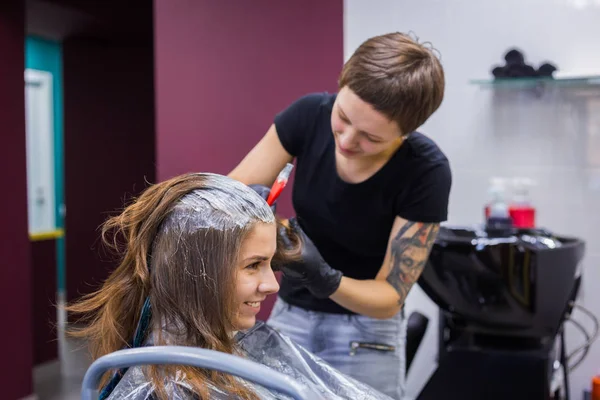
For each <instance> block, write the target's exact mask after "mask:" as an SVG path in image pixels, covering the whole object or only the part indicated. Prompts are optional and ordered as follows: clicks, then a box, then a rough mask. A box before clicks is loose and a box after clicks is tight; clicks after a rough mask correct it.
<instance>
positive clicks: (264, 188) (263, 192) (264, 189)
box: [248, 183, 277, 214]
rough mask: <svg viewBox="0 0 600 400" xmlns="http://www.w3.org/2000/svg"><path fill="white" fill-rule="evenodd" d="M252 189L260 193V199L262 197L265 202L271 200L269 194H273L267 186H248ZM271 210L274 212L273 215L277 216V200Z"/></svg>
mask: <svg viewBox="0 0 600 400" xmlns="http://www.w3.org/2000/svg"><path fill="white" fill-rule="evenodd" d="M248 186H249V187H250V188H251V189H253V190H254V191H255V192H256V193H258V195H259V196H260V197H262V198H263V199H265V201H267V198H269V193H271V188H270V187H267V186H265V185H258V184H255V183H253V184H252V185H248ZM271 210H273V214H275V211H277V200H275V202H274V203H273V205H272V206H271Z"/></svg>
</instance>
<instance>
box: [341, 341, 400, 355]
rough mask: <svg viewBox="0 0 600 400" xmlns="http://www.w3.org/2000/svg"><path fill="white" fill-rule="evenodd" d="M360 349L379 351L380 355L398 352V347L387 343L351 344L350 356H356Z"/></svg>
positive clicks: (356, 342)
mask: <svg viewBox="0 0 600 400" xmlns="http://www.w3.org/2000/svg"><path fill="white" fill-rule="evenodd" d="M359 349H365V350H372V351H377V352H379V353H393V352H395V351H396V346H392V345H389V344H386V343H369V342H358V341H352V342H350V355H351V356H354V355H356V352H357V351H358V350H359Z"/></svg>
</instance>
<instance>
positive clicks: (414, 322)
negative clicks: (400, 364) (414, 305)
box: [406, 311, 429, 374]
mask: <svg viewBox="0 0 600 400" xmlns="http://www.w3.org/2000/svg"><path fill="white" fill-rule="evenodd" d="M427 325H429V318H427V317H426V316H424V315H423V314H421V313H420V312H418V311H413V312H412V313H411V314H410V317H408V321H407V326H406V373H407V374H408V370H409V369H410V365H411V364H412V362H413V359H414V358H415V355H416V354H417V350H418V349H419V346H420V345H421V342H422V341H423V337H425V332H426V331H427Z"/></svg>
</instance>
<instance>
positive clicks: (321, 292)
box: [281, 217, 342, 299]
mask: <svg viewBox="0 0 600 400" xmlns="http://www.w3.org/2000/svg"><path fill="white" fill-rule="evenodd" d="M289 226H290V228H291V229H292V230H294V231H295V232H296V233H297V234H298V235H299V236H300V238H301V240H302V261H298V262H293V263H290V264H286V265H282V266H281V271H282V272H283V274H284V276H285V277H286V278H287V279H288V280H289V281H291V282H292V283H294V284H298V285H303V286H305V287H306V288H307V289H308V290H309V291H310V292H311V293H312V294H313V296H315V297H317V298H320V299H326V298H328V297H329V296H331V295H332V294H333V293H334V292H335V291H336V290H337V289H338V287H339V286H340V281H341V280H342V273H341V272H340V271H338V270H336V269H333V268H331V267H330V266H329V264H327V263H326V262H325V260H323V257H321V254H320V253H319V250H317V247H316V246H315V245H314V243H313V242H312V240H310V238H309V237H308V236H307V235H306V234H305V233H304V231H303V230H302V228H301V227H300V225H299V224H298V221H297V220H296V218H295V217H294V218H290V219H289ZM282 237H283V239H284V241H286V240H287V242H288V243H289V239H287V234H286V233H285V232H282Z"/></svg>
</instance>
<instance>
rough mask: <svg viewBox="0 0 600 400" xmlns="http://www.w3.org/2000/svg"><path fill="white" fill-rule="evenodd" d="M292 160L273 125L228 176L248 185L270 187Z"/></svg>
mask: <svg viewBox="0 0 600 400" xmlns="http://www.w3.org/2000/svg"><path fill="white" fill-rule="evenodd" d="M292 159H293V157H292V156H291V155H290V154H289V153H288V152H287V151H286V150H285V148H284V147H283V145H282V144H281V141H280V140H279V136H278V135H277V129H276V128H275V124H273V125H271V127H270V128H269V130H268V131H267V133H266V134H265V136H263V138H262V139H261V140H260V142H258V143H257V144H256V146H254V148H253V149H252V150H250V152H249V153H248V154H247V155H246V157H244V159H243V160H242V161H241V162H240V163H239V164H238V166H237V167H235V169H234V170H233V171H231V172H230V173H229V175H228V176H229V177H231V178H233V179H236V180H238V181H240V182H242V183H245V184H246V185H251V184H259V185H265V186H268V187H270V186H271V185H272V184H273V182H275V179H276V178H277V174H279V172H280V171H281V170H282V169H283V167H285V164H286V163H288V162H292Z"/></svg>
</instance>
